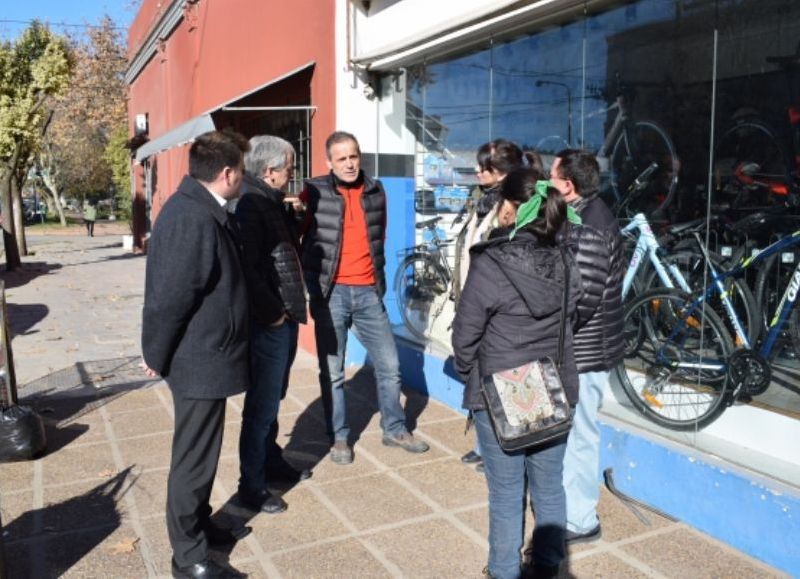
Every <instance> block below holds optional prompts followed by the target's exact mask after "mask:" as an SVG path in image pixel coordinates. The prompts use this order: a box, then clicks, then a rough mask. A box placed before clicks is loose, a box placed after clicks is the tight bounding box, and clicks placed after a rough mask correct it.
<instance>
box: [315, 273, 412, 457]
mask: <svg viewBox="0 0 800 579" xmlns="http://www.w3.org/2000/svg"><path fill="white" fill-rule="evenodd" d="M311 315H312V316H313V318H314V333H315V336H316V340H317V356H318V357H319V385H320V388H321V390H322V405H323V408H324V410H325V423H326V426H327V428H328V433H329V434H331V435H332V436H333V439H334V441H346V440H347V438H348V436H349V434H350V427H349V426H348V424H347V413H346V406H345V395H344V359H345V350H346V348H347V331H348V330H352V331H353V333H354V334H355V336H356V338H358V341H359V342H361V343H362V344H363V346H364V348H366V350H367V354H368V355H369V358H370V360H371V361H372V365H373V367H374V368H375V381H376V383H377V387H378V408H379V409H380V412H381V423H380V424H381V429H382V430H383V432H384V434H385V435H389V436H396V435H398V434H402V433H404V432H407V430H406V425H405V422H406V416H405V412H404V411H403V407H402V406H401V405H400V362H399V360H398V358H397V347H396V346H395V342H394V335H393V334H392V327H391V325H390V324H389V318H388V317H387V315H386V310H385V309H384V307H383V301H382V300H381V298H380V297H379V296H378V292H377V291H376V289H375V286H371V285H370V286H358V285H343V284H335V285H334V286H333V290H332V291H331V295H330V297H329V298H328V299H327V300H320V299H312V300H311Z"/></svg>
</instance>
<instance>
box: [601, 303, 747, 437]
mask: <svg viewBox="0 0 800 579" xmlns="http://www.w3.org/2000/svg"><path fill="white" fill-rule="evenodd" d="M690 299H691V298H690V296H689V295H688V294H686V293H685V292H682V291H680V290H675V289H666V288H658V289H655V290H650V291H648V292H644V293H643V294H641V295H639V296H637V297H636V298H635V299H634V300H632V301H631V302H630V304H629V305H628V306H627V307H626V308H625V314H624V320H625V322H624V324H625V325H624V338H625V358H624V359H623V360H622V361H621V362H620V363H619V364H618V365H617V366H616V367H615V368H614V372H615V374H616V376H617V378H618V381H619V383H620V385H621V386H622V390H623V391H624V392H625V395H626V396H627V398H628V399H629V400H630V402H631V404H632V405H633V408H634V409H635V410H636V411H637V412H638V413H639V414H641V415H642V416H644V417H645V418H646V419H648V420H649V421H651V422H653V423H655V424H657V425H659V426H662V427H664V428H668V429H671V430H678V431H691V430H700V429H701V428H704V427H706V426H708V425H709V424H711V423H712V422H714V420H716V419H717V418H719V416H720V415H721V414H722V413H723V412H724V411H725V408H727V406H728V405H729V404H728V403H729V398H730V391H729V389H728V386H729V380H728V377H727V360H728V358H729V357H730V355H731V354H732V353H733V351H734V346H733V341H732V340H731V338H730V335H729V334H728V331H727V329H726V328H725V326H724V324H723V323H722V320H721V319H720V318H719V316H718V315H717V314H716V313H715V312H714V310H713V309H712V308H709V307H706V308H702V307H700V308H697V309H696V310H693V311H691V312H688V313H687V312H686V311H684V310H683V307H684V306H685V305H686V304H687V303H688V302H689V300H690ZM662 325H663V326H664V327H662ZM662 330H664V336H667V337H668V336H671V335H673V333H674V332H676V331H677V332H682V333H681V340H680V341H676V340H671V341H669V342H667V341H666V340H664V339H660V338H659V336H660V334H659V332H661V331H662ZM667 330H668V331H667ZM679 342H680V343H679ZM687 346H688V347H687ZM701 347H702V348H703V351H702V352H699V349H700V348H701ZM709 349H710V354H711V355H713V356H714V358H713V359H716V360H721V361H725V366H724V367H723V368H722V369H719V370H711V369H706V370H689V369H685V370H673V371H671V372H670V371H669V370H668V367H669V366H668V364H666V363H664V362H659V361H657V360H656V352H661V353H662V354H664V355H665V356H669V357H670V360H669V361H678V360H680V361H684V362H686V361H691V360H693V359H694V360H709V359H711V358H709V357H708V352H707V350H709ZM651 351H652V356H651V358H652V360H648V358H647V356H648V354H649V353H650V352H651ZM698 352H699V354H702V355H703V358H698V355H699V354H698ZM648 374H649V376H650V377H649V378H648ZM667 374H668V375H667Z"/></svg>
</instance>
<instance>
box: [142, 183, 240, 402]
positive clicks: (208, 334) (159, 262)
mask: <svg viewBox="0 0 800 579" xmlns="http://www.w3.org/2000/svg"><path fill="white" fill-rule="evenodd" d="M247 316H248V308H247V288H246V286H245V280H244V274H243V273H242V266H241V262H240V258H239V251H238V247H237V241H236V239H235V237H234V235H233V234H232V230H231V229H230V225H228V213H227V212H226V211H225V209H223V208H222V207H220V205H219V203H217V201H216V200H215V199H214V197H212V195H211V193H209V192H208V190H207V189H206V188H205V187H204V186H203V185H201V184H200V183H199V182H198V181H196V180H195V179H192V178H191V177H184V179H183V181H182V182H181V184H180V185H179V187H178V191H177V192H176V193H175V194H174V195H172V197H170V198H169V199H168V200H167V202H166V203H165V204H164V207H163V208H162V209H161V213H160V214H159V216H158V220H157V221H156V224H155V227H154V228H153V233H152V236H151V238H150V242H149V245H148V255H147V268H146V279H145V294H144V313H143V319H142V353H143V356H144V361H145V363H146V364H147V365H148V366H149V367H150V368H152V369H153V370H155V371H156V372H158V373H159V374H161V376H163V377H164V378H165V379H166V381H167V383H168V384H169V386H170V388H171V389H172V390H173V392H174V393H176V394H179V395H180V396H182V397H184V398H197V399H216V398H224V397H226V396H231V395H234V394H238V393H240V392H242V391H244V390H245V389H246V388H247V385H248V342H247V340H248V318H247Z"/></svg>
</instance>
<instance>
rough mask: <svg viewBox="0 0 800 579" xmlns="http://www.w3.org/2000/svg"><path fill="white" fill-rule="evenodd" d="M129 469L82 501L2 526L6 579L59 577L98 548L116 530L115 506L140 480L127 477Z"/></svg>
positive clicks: (72, 500) (32, 513)
mask: <svg viewBox="0 0 800 579" xmlns="http://www.w3.org/2000/svg"><path fill="white" fill-rule="evenodd" d="M131 468H132V467H128V468H127V469H125V470H124V471H121V472H119V473H118V474H117V475H116V476H114V477H112V478H110V479H108V480H107V481H104V482H102V483H101V484H99V485H97V486H96V487H94V488H93V489H91V490H89V491H88V492H86V493H84V494H82V495H79V496H77V497H73V498H70V499H67V500H65V501H62V502H60V503H54V504H51V505H48V506H46V507H43V508H41V509H34V510H31V511H28V512H26V513H24V514H22V515H20V516H19V517H17V518H16V519H14V520H13V521H11V522H9V523H8V524H6V525H5V526H4V528H3V531H4V537H5V547H6V552H7V555H8V560H7V566H8V572H9V577H61V576H62V575H63V574H64V573H65V572H67V571H68V570H69V569H70V568H71V567H72V566H73V565H75V564H76V563H77V562H78V561H80V560H81V559H82V558H83V557H84V556H86V555H87V554H89V553H90V552H92V551H93V550H94V549H95V548H96V547H97V546H98V545H100V544H101V543H102V542H103V541H104V540H105V539H106V538H107V537H108V536H109V535H111V533H113V532H114V531H115V530H116V529H117V528H119V526H120V523H121V520H122V516H121V514H120V512H119V510H118V509H117V504H118V503H119V501H120V500H121V499H122V497H123V496H125V493H127V492H128V490H130V488H131V487H132V486H133V484H134V483H135V482H136V479H137V478H138V477H135V476H131ZM25 551H27V553H25ZM36 555H38V556H36Z"/></svg>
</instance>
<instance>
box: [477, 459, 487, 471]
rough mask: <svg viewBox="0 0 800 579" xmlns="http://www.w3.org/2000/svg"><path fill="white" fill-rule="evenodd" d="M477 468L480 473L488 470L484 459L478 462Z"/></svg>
mask: <svg viewBox="0 0 800 579" xmlns="http://www.w3.org/2000/svg"><path fill="white" fill-rule="evenodd" d="M475 470H477V471H478V472H480V473H485V472H486V467H485V466H483V461H480V462H479V463H478V464H476V465H475Z"/></svg>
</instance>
